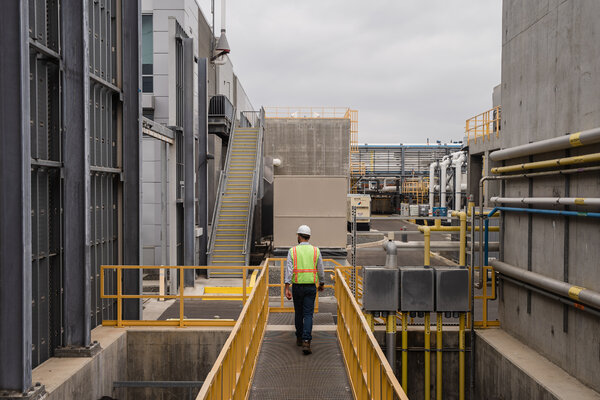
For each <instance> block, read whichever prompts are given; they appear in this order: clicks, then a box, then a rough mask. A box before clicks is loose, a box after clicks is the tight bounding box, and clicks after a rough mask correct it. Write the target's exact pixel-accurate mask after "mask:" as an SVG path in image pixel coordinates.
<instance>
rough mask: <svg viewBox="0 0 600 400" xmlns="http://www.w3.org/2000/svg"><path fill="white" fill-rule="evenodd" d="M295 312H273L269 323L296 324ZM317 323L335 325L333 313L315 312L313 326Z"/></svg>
mask: <svg viewBox="0 0 600 400" xmlns="http://www.w3.org/2000/svg"><path fill="white" fill-rule="evenodd" d="M294 323H295V322H294V313H271V314H269V321H268V322H267V324H269V325H294ZM315 325H335V321H334V320H333V315H332V314H331V313H321V312H320V313H316V314H313V326H315Z"/></svg>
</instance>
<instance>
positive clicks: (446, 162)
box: [440, 156, 450, 207]
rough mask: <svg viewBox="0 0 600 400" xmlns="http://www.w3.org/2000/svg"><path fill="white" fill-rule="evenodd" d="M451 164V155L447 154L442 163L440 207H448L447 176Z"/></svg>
mask: <svg viewBox="0 0 600 400" xmlns="http://www.w3.org/2000/svg"><path fill="white" fill-rule="evenodd" d="M449 165H450V157H448V156H446V157H444V158H443V159H442V162H441V163H440V175H441V182H440V191H441V192H440V207H446V185H447V183H446V180H447V178H448V176H447V169H448V166H449Z"/></svg>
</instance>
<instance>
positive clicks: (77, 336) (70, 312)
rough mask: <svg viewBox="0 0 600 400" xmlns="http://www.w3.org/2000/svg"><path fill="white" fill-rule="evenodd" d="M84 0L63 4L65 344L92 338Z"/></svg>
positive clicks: (79, 344)
mask: <svg viewBox="0 0 600 400" xmlns="http://www.w3.org/2000/svg"><path fill="white" fill-rule="evenodd" d="M87 8H88V3H87V2H85V1H84V2H82V1H78V0H63V1H62V3H61V8H60V9H61V14H62V15H61V21H62V29H61V32H62V38H61V40H62V49H63V96H62V98H63V103H62V104H63V118H64V123H63V129H64V130H63V134H64V140H63V144H64V147H63V151H64V157H63V160H64V169H63V174H64V175H63V176H64V209H65V210H67V212H65V213H64V224H65V225H64V226H65V227H67V229H65V230H64V272H63V279H64V280H63V285H64V295H63V304H64V314H63V315H64V329H65V333H64V345H65V346H69V347H70V346H75V347H85V346H87V345H89V344H90V342H91V319H90V312H91V286H90V285H91V282H90V276H91V272H90V271H91V266H90V245H89V244H90V234H91V232H90V229H91V227H90V212H89V205H90V144H89V143H90V141H89V136H90V121H89V105H88V104H89V98H90V85H89V72H88V71H89V68H88V64H89V55H88V47H89V43H88V37H89V35H88V10H87Z"/></svg>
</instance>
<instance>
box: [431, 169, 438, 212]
mask: <svg viewBox="0 0 600 400" xmlns="http://www.w3.org/2000/svg"><path fill="white" fill-rule="evenodd" d="M438 166H439V161H435V162H432V163H431V164H429V212H433V205H434V200H435V191H434V190H435V184H434V183H435V170H436V168H438Z"/></svg>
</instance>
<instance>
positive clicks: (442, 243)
mask: <svg viewBox="0 0 600 400" xmlns="http://www.w3.org/2000/svg"><path fill="white" fill-rule="evenodd" d="M431 228H433V227H431ZM446 228H449V227H446ZM456 228H459V227H458V226H457V227H456ZM498 228H499V227H497V226H490V232H496V231H498ZM459 229H460V228H459ZM459 229H456V231H459ZM478 230H479V229H477V231H478ZM431 231H432V232H435V230H434V229H432V230H431ZM379 242H380V241H377V242H370V243H361V244H362V246H356V248H361V249H371V250H374V248H375V247H378V246H379V245H380V244H381V243H379ZM475 243H476V244H477V243H478V242H477V241H476V242H475ZM367 244H368V245H369V246H365V245H367ZM394 244H395V245H396V247H397V248H398V251H412V250H415V249H422V248H423V247H424V246H425V244H424V243H423V241H416V240H411V241H410V242H402V241H399V240H395V241H394ZM489 247H490V251H498V250H499V249H500V243H499V242H490V243H489ZM351 248H352V246H347V247H346V249H347V250H350V249H351ZM429 248H430V250H431V251H439V250H448V251H450V250H459V249H460V243H459V242H450V241H446V240H432V241H430V245H429ZM377 251H379V250H377Z"/></svg>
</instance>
